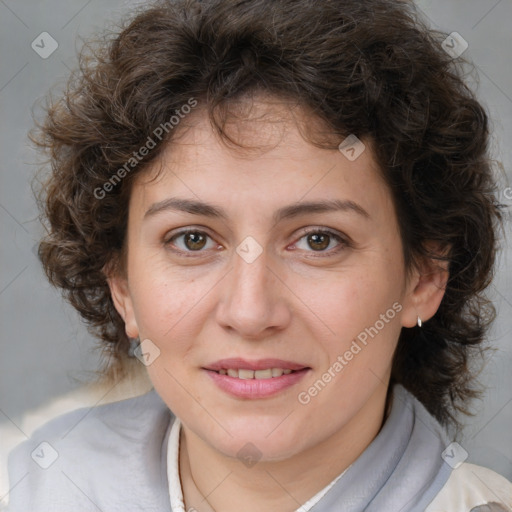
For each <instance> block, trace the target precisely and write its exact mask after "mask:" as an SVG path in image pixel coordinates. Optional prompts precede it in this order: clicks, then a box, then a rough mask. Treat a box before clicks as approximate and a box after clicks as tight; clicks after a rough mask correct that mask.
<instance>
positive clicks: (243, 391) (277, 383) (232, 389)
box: [205, 368, 309, 399]
mask: <svg viewBox="0 0 512 512" xmlns="http://www.w3.org/2000/svg"><path fill="white" fill-rule="evenodd" d="M205 371H206V373H207V374H208V375H209V376H210V378H211V379H212V380H213V382H215V384H217V386H218V387H219V388H220V389H222V391H225V392H226V393H228V394H229V395H232V396H235V397H237V398H252V399H256V398H267V397H270V396H273V395H276V394H277V393H279V392H280V391H284V390H285V389H288V388H290V387H291V386H293V385H294V384H297V382H299V381H300V380H301V379H302V378H303V377H304V376H305V375H306V373H307V372H308V371H309V368H304V369H303V370H298V371H295V372H292V373H289V374H288V375H281V377H272V378H270V379H238V378H236V377H230V376H229V375H221V374H220V373H217V372H214V371H212V370H205Z"/></svg>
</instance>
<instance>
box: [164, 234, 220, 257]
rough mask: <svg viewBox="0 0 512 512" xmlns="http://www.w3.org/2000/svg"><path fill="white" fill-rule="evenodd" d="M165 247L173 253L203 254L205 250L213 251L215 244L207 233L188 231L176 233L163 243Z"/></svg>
mask: <svg viewBox="0 0 512 512" xmlns="http://www.w3.org/2000/svg"><path fill="white" fill-rule="evenodd" d="M165 245H167V246H169V247H170V248H171V249H172V250H174V251H178V252H182V253H192V252H205V250H207V249H213V248H214V247H215V245H216V244H215V242H214V241H213V240H212V238H211V237H210V236H209V235H208V234H207V233H204V232H203V231H197V230H191V229H189V230H185V231H181V232H179V233H176V234H175V235H174V236H172V237H171V238H169V239H168V240H167V241H166V242H165ZM203 249H204V250H203Z"/></svg>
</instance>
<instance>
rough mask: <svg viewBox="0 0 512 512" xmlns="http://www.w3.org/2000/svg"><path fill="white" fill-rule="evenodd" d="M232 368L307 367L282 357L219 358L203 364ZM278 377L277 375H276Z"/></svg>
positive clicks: (209, 367)
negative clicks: (251, 359)
mask: <svg viewBox="0 0 512 512" xmlns="http://www.w3.org/2000/svg"><path fill="white" fill-rule="evenodd" d="M228 368H232V369H233V370H240V369H243V370H254V371H256V370H266V369H267V368H282V369H283V370H303V369H305V368H309V367H308V366H307V365H304V364H299V363H294V362H292V361H284V360H283V359H272V358H267V359H258V360H255V361H248V360H247V359H242V358H239V357H234V358H229V359H220V360H219V361H215V362H214V363H211V364H208V365H207V366H204V369H205V370H213V371H216V372H218V371H219V370H222V369H226V370H227V369H228ZM278 378H279V377H278Z"/></svg>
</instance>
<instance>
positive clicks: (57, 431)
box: [8, 390, 174, 512]
mask: <svg viewBox="0 0 512 512" xmlns="http://www.w3.org/2000/svg"><path fill="white" fill-rule="evenodd" d="M173 418H174V417H173V415H172V413H171V412H170V410H169V409H168V408H167V406H166V405H165V404H164V402H163V401H162V400H161V399H160V397H159V396H158V395H157V393H156V392H155V391H154V390H152V391H150V392H148V393H146V394H144V395H142V396H139V397H136V398H130V399H127V400H122V401H118V402H113V403H109V404H105V405H100V406H96V407H90V408H83V409H78V410H76V411H72V412H70V413H66V414H63V415H62V416H59V417H57V418H54V419H53V420H51V421H49V422H48V423H46V424H45V425H43V426H42V427H40V428H39V429H37V430H36V431H35V432H34V433H33V435H32V436H31V437H30V438H29V439H28V440H26V441H24V442H23V443H21V444H20V445H18V446H17V447H16V448H15V449H14V450H12V451H11V453H10V454H9V461H8V471H9V485H10V488H11V491H10V493H9V508H8V510H9V511H12V512H17V511H18V510H19V511H21V510H32V511H39V510H41V511H42V510H45V511H53V510H55V511H58V510H65V509H66V508H68V509H73V507H75V509H76V507H77V505H80V506H81V507H82V508H80V510H84V511H86V510H89V509H91V510H97V508H95V507H99V508H100V509H103V507H104V509H105V510H117V506H118V505H119V504H117V505H116V506H115V507H112V506H111V505H112V503H111V501H112V500H113V499H115V497H117V498H119V496H126V497H127V499H131V500H134V499H135V500H137V499H139V498H141V499H145V498H146V497H142V496H140V494H148V493H150V492H152V493H153V494H154V496H153V499H150V500H149V501H150V502H154V501H155V499H159V498H157V497H155V496H156V495H158V494H159V493H160V492H161V490H162V489H161V483H162V481H163V479H164V478H166V475H162V465H161V453H162V446H163V444H164V440H165V438H166V435H167V432H168V430H169V426H170V424H171V423H172V420H173ZM163 467H164V468H165V466H163ZM141 479H142V480H143V481H146V480H147V481H148V487H147V490H144V487H143V486H140V487H139V485H140V483H142V482H141ZM137 482H138V483H139V485H136V484H137ZM121 487H122V488H121ZM136 489H141V490H140V492H139V491H136ZM69 507H71V508H69ZM130 510H138V509H136V508H130ZM141 510H142V509H141ZM155 510H158V508H155Z"/></svg>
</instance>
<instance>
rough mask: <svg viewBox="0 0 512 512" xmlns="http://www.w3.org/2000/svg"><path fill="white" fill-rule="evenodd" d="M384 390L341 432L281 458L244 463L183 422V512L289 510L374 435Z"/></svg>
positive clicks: (338, 470)
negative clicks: (252, 464) (211, 443)
mask: <svg viewBox="0 0 512 512" xmlns="http://www.w3.org/2000/svg"><path fill="white" fill-rule="evenodd" d="M385 403H386V389H379V390H378V391H377V392H376V393H375V394H374V395H372V397H371V398H370V400H369V401H368V402H367V403H366V404H365V406H364V407H363V408H362V409H361V410H360V411H359V412H358V413H357V414H356V415H355V416H354V417H353V418H352V419H351V420H350V421H349V422H348V423H347V424H345V425H344V426H343V427H342V428H341V429H340V430H338V431H336V432H334V433H333V434H332V435H331V436H329V437H328V438H326V439H324V440H323V441H322V442H320V443H319V444H316V445H314V446H313V447H311V448H309V449H307V450H305V451H303V452H301V453H297V454H295V455H294V456H292V457H290V458H288V459H286V460H280V461H265V460H261V461H259V462H258V463H257V464H256V465H254V466H252V467H246V466H244V464H242V463H241V462H240V461H239V460H238V459H235V458H232V457H227V456H225V455H224V454H222V453H220V452H219V451H218V450H216V449H215V448H213V447H212V446H210V445H209V444H207V443H205V442H204V441H203V440H202V439H201V438H199V437H198V436H196V435H195V434H194V433H193V432H192V431H190V430H189V429H188V428H186V427H185V426H184V425H182V435H181V439H180V474H181V481H182V488H183V494H184V500H185V503H186V510H191V509H192V510H194V509H195V510H196V511H197V512H235V511H236V512H238V511H239V510H244V511H246V512H260V511H261V510H280V511H283V512H293V511H295V510H297V509H300V507H301V506H302V505H303V504H304V503H305V502H307V501H308V500H309V499H310V498H312V497H313V496H314V495H315V494H317V493H318V492H319V491H321V490H322V489H323V488H324V487H325V486H327V485H328V484H329V483H330V482H331V481H332V480H334V479H335V478H336V477H337V476H338V475H340V474H341V473H342V472H343V471H345V469H347V468H348V467H349V466H350V465H351V464H352V463H353V462H354V461H355V460H356V459H357V458H358V457H359V456H360V455H361V453H362V452H363V451H364V450H365V449H366V448H367V447H368V445H369V444H370V443H371V442H372V440H373V439H374V438H375V437H376V436H377V434H378V433H379V431H380V429H381V427H382V425H383V422H384V419H385Z"/></svg>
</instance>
